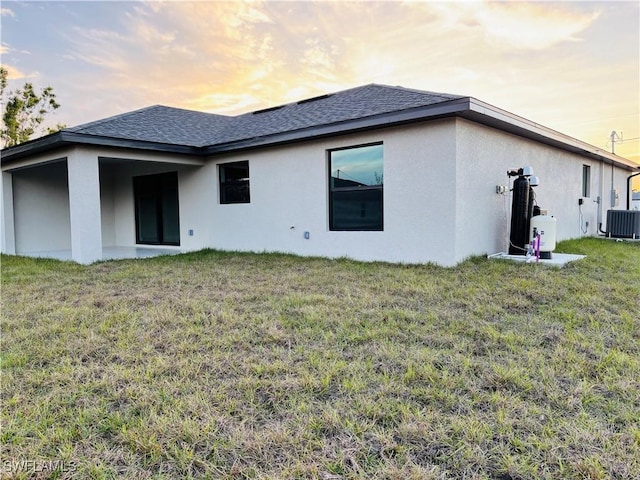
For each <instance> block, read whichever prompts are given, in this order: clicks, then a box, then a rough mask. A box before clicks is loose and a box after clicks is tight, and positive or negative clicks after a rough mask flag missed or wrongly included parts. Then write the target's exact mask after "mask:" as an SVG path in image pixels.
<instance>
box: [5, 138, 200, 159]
mask: <svg viewBox="0 0 640 480" xmlns="http://www.w3.org/2000/svg"><path fill="white" fill-rule="evenodd" d="M72 145H96V146H100V147H113V148H125V149H134V150H144V151H150V152H163V153H175V154H178V155H196V156H201V155H202V149H201V147H195V146H190V145H176V144H170V143H160V142H149V141H144V140H129V139H122V138H114V137H103V136H99V135H87V134H82V133H75V132H69V131H64V130H62V131H59V132H56V133H53V134H51V135H47V136H45V137H41V138H37V139H35V140H30V141H28V142H25V143H21V144H19V145H16V146H14V147H9V148H6V149H4V150H2V165H3V166H4V165H7V164H10V163H13V162H15V161H18V160H20V159H23V158H24V157H27V156H30V155H33V154H37V153H41V152H45V151H51V150H54V149H58V148H63V147H68V146H72Z"/></svg>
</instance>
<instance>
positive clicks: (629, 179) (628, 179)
mask: <svg viewBox="0 0 640 480" xmlns="http://www.w3.org/2000/svg"><path fill="white" fill-rule="evenodd" d="M638 168H640V167H638ZM638 175H640V172H637V173H634V174H633V175H629V176H628V177H627V210H631V204H630V203H629V202H630V200H629V197H630V193H631V179H632V178H633V177H637V176H638Z"/></svg>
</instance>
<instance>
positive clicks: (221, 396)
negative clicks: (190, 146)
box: [0, 239, 640, 480]
mask: <svg viewBox="0 0 640 480" xmlns="http://www.w3.org/2000/svg"><path fill="white" fill-rule="evenodd" d="M557 251H564V252H570V253H582V254H586V255H587V258H586V259H584V260H581V261H578V262H574V263H571V264H569V265H567V266H566V267H564V268H562V269H557V268H552V267H545V266H540V265H538V266H536V265H533V264H516V263H510V262H507V261H502V260H500V261H493V260H492V261H489V260H487V259H485V258H473V259H470V260H468V261H466V262H464V263H463V264H461V265H459V266H458V267H456V268H451V269H445V268H440V267H436V266H433V265H420V266H403V265H392V264H380V263H359V262H353V261H349V260H327V259H308V258H299V257H294V256H287V255H266V254H263V255H254V254H240V253H222V252H215V251H204V252H198V253H193V254H187V255H181V256H175V257H159V258H154V259H146V260H124V261H113V262H104V263H99V264H95V265H91V266H79V265H76V264H72V263H64V262H57V261H51V260H34V259H26V258H20V257H11V256H3V257H2V346H1V352H2V430H1V437H0V438H1V444H2V453H1V459H2V463H1V464H0V477H2V478H42V479H43V478H82V479H84V478H118V479H120V478H125V479H145V478H157V479H179V478H212V479H218V478H221V479H241V478H256V479H295V478H301V479H312V478H317V479H323V480H330V479H361V478H362V479H412V478H413V479H446V478H452V479H499V480H507V479H539V478H541V479H545V478H549V479H551V478H554V479H556V478H557V479H565V478H566V479H609V478H617V479H631V478H640V318H639V317H640V243H631V242H613V241H609V240H604V239H583V240H579V241H572V242H563V243H560V244H559V246H558V249H557Z"/></svg>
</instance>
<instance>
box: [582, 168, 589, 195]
mask: <svg viewBox="0 0 640 480" xmlns="http://www.w3.org/2000/svg"><path fill="white" fill-rule="evenodd" d="M582 196H583V197H589V196H591V167H590V166H589V165H582Z"/></svg>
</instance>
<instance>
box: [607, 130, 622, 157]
mask: <svg viewBox="0 0 640 480" xmlns="http://www.w3.org/2000/svg"><path fill="white" fill-rule="evenodd" d="M609 138H610V139H611V153H616V141H617V142H618V143H622V142H623V141H624V140H623V138H622V132H620V135H618V132H616V131H615V130H614V131H612V132H611V135H610V136H609Z"/></svg>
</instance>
